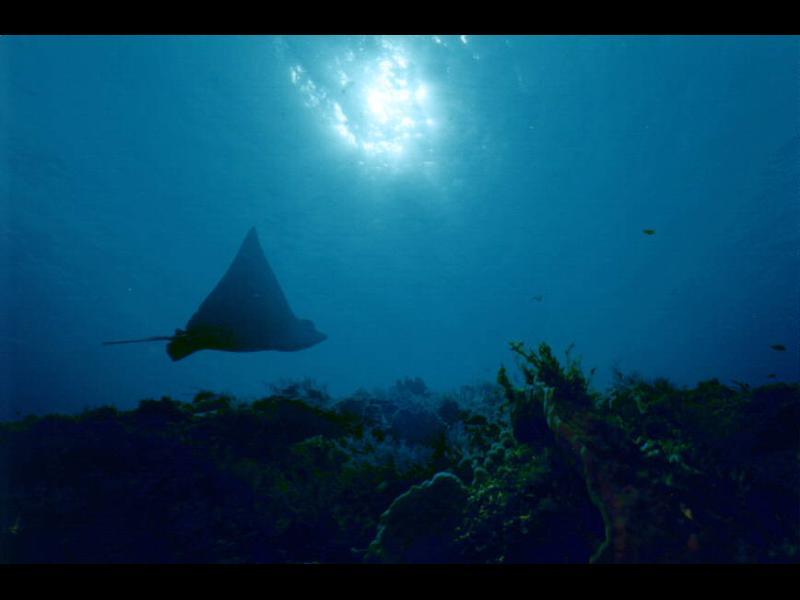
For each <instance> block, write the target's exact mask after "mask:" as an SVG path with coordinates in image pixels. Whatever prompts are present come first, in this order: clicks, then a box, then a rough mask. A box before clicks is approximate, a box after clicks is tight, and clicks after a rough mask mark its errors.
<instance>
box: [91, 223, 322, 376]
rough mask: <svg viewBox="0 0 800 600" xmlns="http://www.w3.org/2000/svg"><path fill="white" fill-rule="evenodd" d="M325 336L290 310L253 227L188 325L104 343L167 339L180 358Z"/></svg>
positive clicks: (301, 343) (291, 346) (287, 345)
mask: <svg viewBox="0 0 800 600" xmlns="http://www.w3.org/2000/svg"><path fill="white" fill-rule="evenodd" d="M325 339H327V336H326V335H325V334H324V333H321V332H319V331H317V329H316V327H315V326H314V323H313V322H312V321H309V320H308V319H298V318H297V317H296V316H295V315H294V313H293V312H292V309H291V307H290V306H289V303H288V301H287V300H286V296H285V295H284V293H283V290H282V289H281V286H280V284H279V283H278V279H277V278H276V277H275V273H274V272H273V271H272V268H271V267H270V266H269V263H268V262H267V258H266V256H264V251H263V249H262V248H261V244H260V243H259V241H258V234H257V233H256V230H255V227H253V228H251V229H250V231H249V232H248V233H247V236H246V237H245V239H244V242H242V245H241V247H240V248H239V252H238V253H237V254H236V257H235V258H234V259H233V262H232V263H231V265H230V267H228V270H227V271H226V272H225V274H224V275H223V277H222V279H221V280H220V281H219V283H218V284H217V285H216V287H215V288H214V289H213V290H212V291H211V293H210V294H209V295H208V296H207V297H206V299H205V300H203V302H202V304H200V307H199V308H198V309H197V312H195V313H194V315H192V318H191V319H189V322H188V323H187V325H186V329H178V330H176V331H175V335H173V336H154V337H150V338H144V339H138V340H120V341H114V342H104V343H105V344H129V343H135V342H149V341H157V340H168V341H169V344H168V345H167V354H169V356H170V358H172V360H175V361H177V360H181V359H182V358H185V357H186V356H189V355H190V354H192V353H194V352H197V351H198V350H222V351H225V352H260V351H263V350H278V351H282V352H294V351H297V350H303V349H305V348H310V347H311V346H314V345H316V344H318V343H320V342H322V341H324V340H325Z"/></svg>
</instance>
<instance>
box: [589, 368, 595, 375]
mask: <svg viewBox="0 0 800 600" xmlns="http://www.w3.org/2000/svg"><path fill="white" fill-rule="evenodd" d="M595 371H597V367H592V369H591V370H590V371H589V375H594V372H595Z"/></svg>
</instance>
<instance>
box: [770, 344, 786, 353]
mask: <svg viewBox="0 0 800 600" xmlns="http://www.w3.org/2000/svg"><path fill="white" fill-rule="evenodd" d="M770 348H772V349H773V350H777V351H778V352H786V346H784V345H783V344H772V345H771V346H770Z"/></svg>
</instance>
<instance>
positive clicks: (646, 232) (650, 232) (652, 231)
mask: <svg viewBox="0 0 800 600" xmlns="http://www.w3.org/2000/svg"><path fill="white" fill-rule="evenodd" d="M655 232H656V230H655V229H642V233H644V234H645V235H653V234H654V233H655Z"/></svg>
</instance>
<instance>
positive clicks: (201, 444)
mask: <svg viewBox="0 0 800 600" xmlns="http://www.w3.org/2000/svg"><path fill="white" fill-rule="evenodd" d="M512 347H513V349H514V350H515V352H516V355H517V356H518V357H519V362H518V365H517V368H516V369H515V370H514V373H511V374H509V373H508V372H507V371H506V370H505V369H501V370H500V373H499V374H498V380H497V384H486V385H483V386H465V387H463V388H461V389H460V390H458V391H457V392H455V393H450V394H433V393H431V392H430V391H429V390H428V389H427V388H426V386H425V384H424V382H422V381H421V380H419V379H406V380H403V381H399V382H397V383H396V384H395V385H394V386H393V387H392V388H391V389H389V390H387V391H383V392H379V391H376V392H367V391H359V392H357V393H355V394H354V395H352V396H351V397H348V398H345V399H342V400H339V401H334V400H333V399H331V398H330V397H329V396H328V394H327V393H326V392H325V391H324V390H323V389H321V388H319V387H318V386H316V385H314V383H313V382H311V381H303V382H295V383H287V384H286V385H281V386H275V387H274V388H273V389H272V392H271V393H270V394H269V395H268V396H267V397H265V398H263V399H261V400H258V401H255V402H252V403H244V402H238V401H236V399H234V398H232V397H230V396H226V395H220V394H215V393H211V392H203V393H200V394H198V395H197V396H196V397H195V399H194V401H193V402H179V401H176V400H173V399H170V398H161V399H160V400H143V401H142V402H141V403H140V404H139V407H138V408H137V409H136V410H131V411H119V410H117V409H115V408H113V407H102V408H97V409H93V410H87V411H84V412H83V413H82V414H80V415H75V416H66V415H48V416H43V417H28V418H25V419H23V420H20V421H16V422H8V423H4V424H1V425H0V468H2V473H1V474H0V481H2V482H3V484H4V486H3V487H0V527H2V531H1V532H0V561H2V562H3V563H12V564H19V563H308V562H320V563H362V562H367V563H376V562H383V563H588V562H595V563H598V562H602V563H608V562H613V563H787V562H788V563H796V562H798V561H800V384H787V383H774V384H772V385H767V386H762V387H758V388H751V387H749V386H747V385H745V384H734V387H730V386H727V385H724V384H722V383H720V382H719V381H717V380H711V381H705V382H702V383H700V384H698V385H697V386H696V387H694V388H692V389H687V388H677V387H675V386H673V385H672V384H670V383H669V382H668V381H667V380H664V379H659V380H655V381H645V380H643V379H642V378H639V377H633V376H623V375H622V374H619V373H618V374H617V377H616V380H615V384H614V385H613V386H612V388H611V389H610V390H609V391H608V392H606V393H599V392H596V391H593V390H592V389H591V386H590V382H589V380H588V379H587V376H586V375H585V374H584V373H583V372H582V370H581V368H580V365H579V364H578V362H577V361H575V360H572V359H570V358H569V356H568V357H567V359H566V360H565V361H563V362H564V364H563V365H562V364H561V363H560V362H559V361H558V360H557V359H556V358H555V357H554V356H553V354H552V352H551V350H550V348H549V347H548V346H547V345H546V344H542V345H541V346H540V347H539V348H538V349H536V350H531V349H526V348H524V347H523V346H522V345H521V344H513V345H512ZM517 377H519V381H520V382H521V383H522V385H519V384H516V383H514V382H513V381H512V379H515V378H517Z"/></svg>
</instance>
